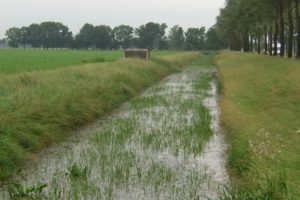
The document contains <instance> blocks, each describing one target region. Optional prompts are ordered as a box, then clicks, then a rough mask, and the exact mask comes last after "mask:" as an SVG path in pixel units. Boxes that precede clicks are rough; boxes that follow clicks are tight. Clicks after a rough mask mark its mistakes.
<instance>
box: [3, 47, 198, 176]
mask: <svg viewBox="0 0 300 200" xmlns="http://www.w3.org/2000/svg"><path fill="white" fill-rule="evenodd" d="M48 53H49V52H48ZM197 57H199V53H182V54H177V55H173V56H165V57H164V56H162V57H161V58H160V60H161V62H159V63H158V60H159V59H158V58H156V59H155V61H143V60H139V59H122V60H119V61H116V62H110V63H107V62H106V63H97V64H87V65H82V66H75V67H67V68H61V69H57V70H48V71H35V72H30V73H29V72H25V73H17V74H12V75H3V76H1V78H0V111H1V112H0V133H1V134H0V178H1V179H3V178H6V177H8V176H10V175H11V174H12V172H13V171H14V169H15V168H16V166H18V165H19V164H20V161H22V160H24V159H28V158H29V157H30V156H31V153H32V152H36V151H38V150H40V149H41V148H43V147H45V146H48V145H49V144H51V143H52V142H54V141H59V140H60V139H62V138H64V137H65V136H67V135H68V133H70V130H74V128H76V127H78V126H80V125H82V124H85V123H87V122H90V121H92V120H94V119H95V118H96V117H99V116H103V115H104V114H106V113H108V112H111V111H112V110H113V109H114V108H116V107H117V106H118V105H119V104H120V103H121V102H124V101H126V100H128V99H129V98H131V97H133V96H135V95H136V94H137V92H139V91H141V90H142V89H143V88H145V87H147V86H149V85H150V84H151V83H153V82H155V81H157V80H159V79H160V78H161V77H163V76H166V75H167V74H169V73H171V72H174V71H176V70H178V69H179V68H180V67H181V66H183V65H186V64H188V63H190V62H191V61H192V60H194V59H195V58H197Z"/></svg>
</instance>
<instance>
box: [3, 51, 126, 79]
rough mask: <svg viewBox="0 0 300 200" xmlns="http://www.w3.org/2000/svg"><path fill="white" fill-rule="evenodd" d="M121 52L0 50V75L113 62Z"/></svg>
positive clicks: (121, 54)
mask: <svg viewBox="0 0 300 200" xmlns="http://www.w3.org/2000/svg"><path fill="white" fill-rule="evenodd" d="M122 56H123V52H122V51H77V50H76V51H72V50H54V51H51V50H50V51H48V50H33V49H27V50H22V49H1V50H0V74H14V73H17V72H23V71H27V72H28V71H34V70H48V69H57V68H62V67H66V66H74V65H81V64H86V63H96V62H107V61H115V60H118V59H119V58H122Z"/></svg>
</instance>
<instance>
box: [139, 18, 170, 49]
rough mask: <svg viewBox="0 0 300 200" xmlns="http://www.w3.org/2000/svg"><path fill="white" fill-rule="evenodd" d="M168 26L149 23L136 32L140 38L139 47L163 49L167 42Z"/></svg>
mask: <svg viewBox="0 0 300 200" xmlns="http://www.w3.org/2000/svg"><path fill="white" fill-rule="evenodd" d="M166 28H167V25H166V24H164V23H163V24H158V23H153V22H149V23H147V24H145V25H142V26H140V27H139V28H137V29H136V30H135V33H136V35H137V36H138V46H139V47H141V48H148V49H161V47H162V43H163V41H164V40H165V30H166Z"/></svg>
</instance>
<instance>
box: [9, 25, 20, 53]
mask: <svg viewBox="0 0 300 200" xmlns="http://www.w3.org/2000/svg"><path fill="white" fill-rule="evenodd" d="M5 35H6V37H7V40H8V46H10V47H13V48H18V47H19V42H20V35H21V31H20V29H19V28H16V27H13V28H10V29H8V30H7V31H6V33H5Z"/></svg>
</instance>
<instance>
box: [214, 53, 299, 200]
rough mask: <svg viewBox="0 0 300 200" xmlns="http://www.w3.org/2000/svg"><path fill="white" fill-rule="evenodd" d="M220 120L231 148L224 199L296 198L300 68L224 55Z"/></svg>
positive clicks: (296, 63)
mask: <svg viewBox="0 0 300 200" xmlns="http://www.w3.org/2000/svg"><path fill="white" fill-rule="evenodd" d="M217 63H218V67H219V71H220V77H221V82H222V94H223V95H222V99H221V110H222V122H223V125H224V128H225V130H226V133H227V134H228V141H229V143H230V144H231V149H230V151H229V159H228V166H229V169H230V172H231V174H232V181H233V183H232V184H233V186H232V188H231V189H230V190H229V191H227V195H225V196H227V197H228V198H227V199H298V198H299V196H300V178H299V177H300V162H299V161H300V148H299V141H300V135H299V132H300V121H299V120H298V119H299V117H300V115H299V110H300V88H299V86H300V67H299V66H300V65H299V61H297V60H287V59H282V58H274V57H268V56H263V55H255V54H243V53H233V52H223V53H221V54H220V55H219V56H218V58H217Z"/></svg>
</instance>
